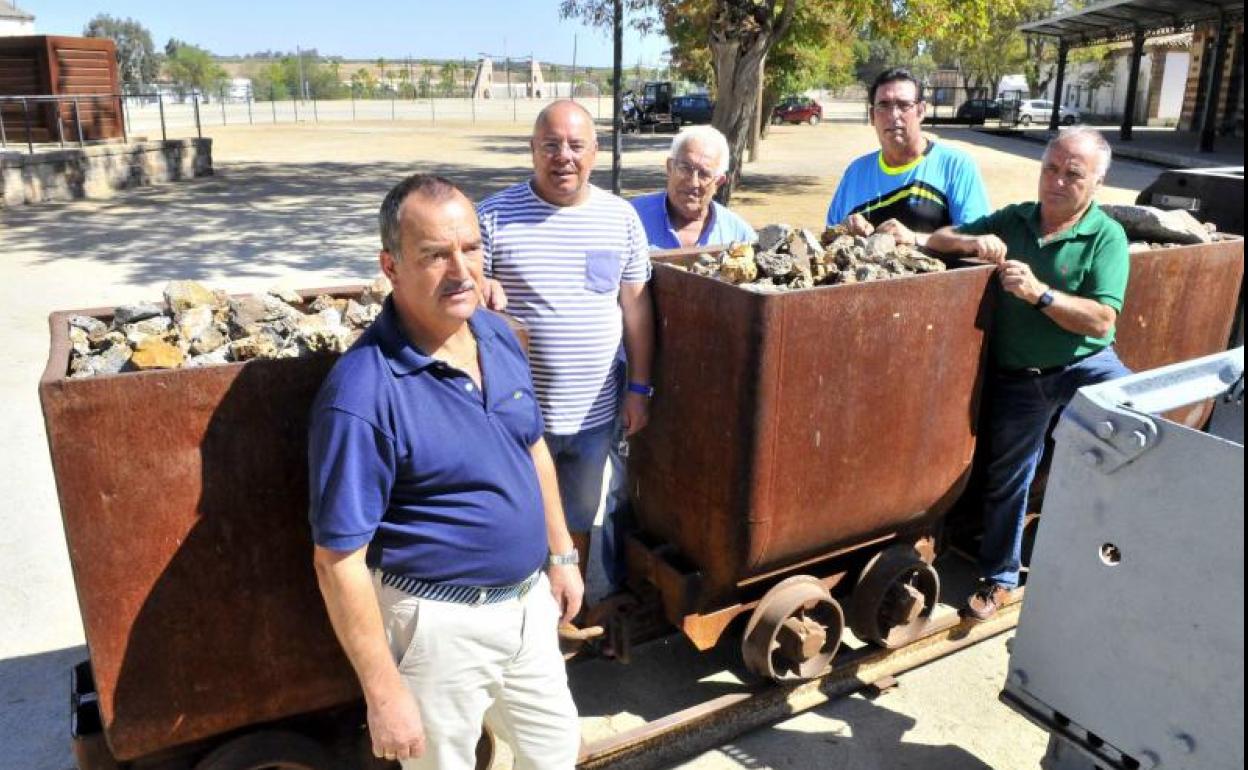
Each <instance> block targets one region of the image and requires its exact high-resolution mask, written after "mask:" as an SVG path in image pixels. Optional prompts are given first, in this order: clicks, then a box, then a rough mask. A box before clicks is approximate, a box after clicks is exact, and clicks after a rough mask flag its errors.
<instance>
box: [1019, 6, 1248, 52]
mask: <svg viewBox="0 0 1248 770" xmlns="http://www.w3.org/2000/svg"><path fill="white" fill-rule="evenodd" d="M1243 15H1244V0H1104V1H1103V2H1099V3H1095V4H1093V5H1090V6H1088V7H1086V8H1084V9H1082V10H1079V11H1072V12H1070V13H1063V14H1059V15H1057V16H1052V17H1050V18H1047V19H1044V20H1042V21H1033V22H1031V23H1029V24H1023V25H1021V26H1020V27H1019V28H1018V29H1019V31H1021V32H1023V33H1024V34H1027V35H1044V36H1046V37H1054V38H1057V39H1059V40H1060V41H1061V42H1063V43H1065V44H1066V45H1067V46H1069V47H1071V48H1077V47H1080V46H1086V45H1096V44H1099V43H1110V42H1116V41H1121V40H1130V39H1132V38H1133V37H1134V36H1135V35H1136V34H1137V33H1142V34H1143V35H1144V36H1146V37H1153V36H1155V35H1168V34H1173V33H1175V32H1185V31H1188V30H1190V29H1192V27H1193V26H1194V25H1195V24H1196V23H1198V22H1202V21H1216V20H1218V19H1219V18H1222V19H1224V20H1230V19H1234V18H1243Z"/></svg>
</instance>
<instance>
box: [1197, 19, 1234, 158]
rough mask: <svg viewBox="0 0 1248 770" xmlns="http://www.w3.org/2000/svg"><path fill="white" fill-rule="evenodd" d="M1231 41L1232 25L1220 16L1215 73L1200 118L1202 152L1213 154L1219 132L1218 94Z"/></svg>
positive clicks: (1214, 55) (1210, 76)
mask: <svg viewBox="0 0 1248 770" xmlns="http://www.w3.org/2000/svg"><path fill="white" fill-rule="evenodd" d="M1230 41H1231V30H1230V25H1229V24H1227V22H1226V14H1225V13H1219V14H1218V44H1217V48H1215V49H1214V54H1213V71H1212V72H1210V73H1209V82H1208V89H1209V90H1208V91H1207V92H1206V93H1205V111H1204V114H1203V115H1202V116H1201V118H1200V151H1201V152H1213V140H1214V137H1215V136H1216V135H1217V130H1218V92H1219V91H1221V90H1222V70H1224V69H1225V68H1226V49H1227V48H1228V44H1229V43H1230Z"/></svg>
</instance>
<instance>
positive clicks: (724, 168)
mask: <svg viewBox="0 0 1248 770" xmlns="http://www.w3.org/2000/svg"><path fill="white" fill-rule="evenodd" d="M693 140H697V141H698V143H699V144H701V145H702V146H703V147H705V148H706V149H708V150H710V151H711V152H712V153H714V154H715V155H716V156H717V157H718V158H719V161H718V162H717V163H716V164H715V173H716V174H717V175H718V174H726V173H728V161H729V159H730V158H729V155H730V153H729V151H728V139H727V138H726V137H725V136H724V135H723V134H721V133H720V132H719V129H718V128H715V127H714V126H690V127H689V128H686V129H685V130H684V131H681V132H680V133H678V134H676V136H675V137H673V138H672V149H671V152H669V153H668V155H667V156H668V157H669V158H675V157H677V156H679V155H680V151H681V150H683V149H684V147H685V144H686V143H688V142H690V141H693Z"/></svg>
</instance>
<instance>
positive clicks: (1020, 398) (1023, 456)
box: [979, 347, 1131, 588]
mask: <svg viewBox="0 0 1248 770" xmlns="http://www.w3.org/2000/svg"><path fill="white" fill-rule="evenodd" d="M1130 373H1131V371H1130V370H1129V369H1127V367H1125V366H1123V364H1122V361H1119V360H1118V354H1117V353H1115V352H1114V349H1113V347H1108V348H1105V349H1104V350H1101V351H1099V352H1097V353H1094V354H1092V355H1091V356H1088V357H1087V358H1084V359H1082V360H1079V361H1076V362H1075V363H1073V364H1071V365H1070V366H1067V367H1065V368H1063V369H1061V370H1059V371H1056V372H1052V373H1050V374H1045V375H1038V376H1031V375H1027V374H1015V373H1009V372H1001V371H997V372H993V373H992V374H991V375H990V376H989V382H988V398H989V402H988V435H987V438H988V471H987V474H986V475H987V479H986V483H985V485H984V538H983V541H982V542H981V543H980V547H979V567H980V574H982V575H983V576H984V579H986V580H988V581H991V582H994V583H997V584H998V585H1002V586H1005V587H1007V588H1014V587H1015V586H1017V585H1018V577H1019V572H1020V569H1021V567H1022V551H1023V523H1024V520H1025V518H1026V515H1027V493H1028V491H1029V490H1030V489H1031V481H1032V479H1033V478H1034V477H1035V475H1036V466H1037V465H1039V464H1040V458H1041V456H1042V455H1043V454H1044V439H1045V436H1046V435H1047V433H1048V430H1049V425H1050V423H1052V421H1053V417H1054V416H1055V415H1057V414H1058V413H1059V412H1061V410H1062V409H1063V408H1064V407H1065V406H1066V404H1068V403H1070V400H1071V399H1072V398H1074V397H1075V391H1077V390H1078V389H1079V388H1082V387H1083V386H1084V385H1093V384H1095V383H1098V382H1104V381H1105V380H1112V379H1115V378H1117V377H1124V376H1126V375H1128V374H1130Z"/></svg>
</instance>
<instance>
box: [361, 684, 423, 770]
mask: <svg viewBox="0 0 1248 770" xmlns="http://www.w3.org/2000/svg"><path fill="white" fill-rule="evenodd" d="M368 734H369V737H371V738H372V741H373V755H374V756H376V757H377V758H379V759H389V760H395V759H414V758H416V757H419V756H420V755H422V754H424V753H425V726H424V723H423V722H422V721H421V719H420V707H419V706H418V705H416V699H415V698H413V697H412V693H411V691H410V690H408V689H407V687H406V686H404V685H402V683H401V682H400V683H399V685H398V686H397V687H396V688H394V689H393V690H392V691H390V692H388V693H387V694H386V695H384V696H382V697H381V698H379V699H378V700H377V701H376V702H373V701H372V700H370V701H369V703H368Z"/></svg>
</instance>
